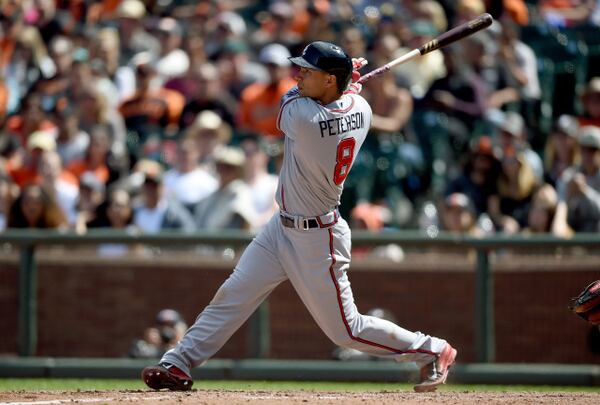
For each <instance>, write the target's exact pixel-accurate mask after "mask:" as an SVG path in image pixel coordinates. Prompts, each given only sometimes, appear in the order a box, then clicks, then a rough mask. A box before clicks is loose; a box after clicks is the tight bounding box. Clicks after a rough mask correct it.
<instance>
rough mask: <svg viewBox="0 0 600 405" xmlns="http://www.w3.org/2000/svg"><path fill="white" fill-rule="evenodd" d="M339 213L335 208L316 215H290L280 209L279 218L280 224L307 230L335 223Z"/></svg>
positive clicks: (327, 226)
mask: <svg viewBox="0 0 600 405" xmlns="http://www.w3.org/2000/svg"><path fill="white" fill-rule="evenodd" d="M339 217H340V213H339V212H338V210H337V208H336V209H335V210H333V211H331V212H328V213H327V214H323V215H319V216H316V217H302V216H297V215H291V214H288V213H287V212H283V211H280V212H279V218H281V224H282V225H283V226H285V227H286V228H296V229H301V230H304V231H307V230H309V229H315V228H329V227H330V226H333V225H335V224H337V221H338V218H339Z"/></svg>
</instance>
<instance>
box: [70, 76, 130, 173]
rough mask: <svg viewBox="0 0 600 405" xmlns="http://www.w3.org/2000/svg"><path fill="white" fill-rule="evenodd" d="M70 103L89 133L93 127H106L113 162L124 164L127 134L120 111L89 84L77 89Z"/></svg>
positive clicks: (84, 128) (80, 122)
mask: <svg viewBox="0 0 600 405" xmlns="http://www.w3.org/2000/svg"><path fill="white" fill-rule="evenodd" d="M90 80H92V79H90ZM72 103H73V107H74V109H75V112H76V114H77V117H78V118H79V125H80V127H81V129H82V130H84V131H86V132H87V133H88V134H91V133H92V132H93V131H94V128H95V127H98V126H104V127H106V129H107V131H108V134H109V139H110V142H109V145H110V148H109V149H110V154H111V156H112V158H114V159H115V164H116V163H119V164H121V165H125V163H124V162H123V161H124V160H126V153H127V145H126V142H127V141H126V139H125V138H126V137H127V134H126V128H125V121H124V120H123V116H122V115H121V113H120V112H119V111H117V110H116V109H115V108H114V107H112V106H111V105H110V104H109V103H108V102H107V99H106V98H105V97H104V96H103V95H102V94H101V93H100V92H99V91H97V90H95V89H93V88H91V87H90V86H89V85H84V86H83V87H82V88H80V89H79V91H78V92H77V94H76V95H75V96H74V98H73V100H72Z"/></svg>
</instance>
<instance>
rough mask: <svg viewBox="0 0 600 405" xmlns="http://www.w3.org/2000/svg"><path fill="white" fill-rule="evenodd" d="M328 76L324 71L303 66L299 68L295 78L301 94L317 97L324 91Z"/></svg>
mask: <svg viewBox="0 0 600 405" xmlns="http://www.w3.org/2000/svg"><path fill="white" fill-rule="evenodd" d="M329 76H330V75H329V74H327V73H325V72H321V71H319V70H314V69H307V68H304V67H303V68H300V70H299V71H298V74H297V75H296V77H295V79H296V81H297V82H298V90H300V94H301V95H302V96H304V97H311V98H316V99H319V98H321V96H322V95H323V94H324V92H325V87H326V84H327V82H328V80H329Z"/></svg>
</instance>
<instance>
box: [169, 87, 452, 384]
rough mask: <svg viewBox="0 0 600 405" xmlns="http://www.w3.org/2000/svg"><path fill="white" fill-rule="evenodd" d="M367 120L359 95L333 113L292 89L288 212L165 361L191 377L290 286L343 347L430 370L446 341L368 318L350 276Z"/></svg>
mask: <svg viewBox="0 0 600 405" xmlns="http://www.w3.org/2000/svg"><path fill="white" fill-rule="evenodd" d="M370 123H371V109H370V108H369V106H368V104H367V103H366V101H365V100H364V99H363V98H362V97H361V96H359V95H344V96H342V97H341V98H340V99H338V100H337V101H334V102H333V103H331V104H329V105H326V106H324V105H321V104H319V103H318V102H316V101H314V100H312V99H310V98H305V97H299V96H298V94H297V91H296V90H295V89H293V90H292V91H290V92H289V93H288V94H287V95H286V96H285V97H284V98H283V100H282V107H281V110H280V113H279V117H278V125H279V127H280V128H281V129H282V130H283V131H284V132H285V135H286V138H285V155H284V162H283V167H282V170H281V174H280V182H279V187H278V191H277V201H278V203H279V205H280V208H281V210H282V213H280V214H276V215H274V216H273V218H271V220H270V221H269V223H267V225H266V226H265V227H264V228H263V230H262V231H261V232H260V233H259V234H258V235H257V237H256V238H255V239H254V240H253V241H252V243H250V245H249V246H248V248H247V249H246V250H245V251H244V253H243V254H242V257H241V258H240V261H239V262H238V264H237V266H236V267H235V269H234V271H233V273H232V274H231V275H230V276H229V278H228V279H227V280H226V281H225V283H223V285H222V286H221V287H220V288H219V290H218V291H217V293H216V294H215V296H214V298H213V300H212V301H211V302H210V304H209V305H208V306H207V307H206V308H205V309H204V311H202V313H201V314H200V315H199V316H198V318H197V319H196V322H195V323H194V325H192V327H191V328H190V329H189V330H188V331H187V332H186V334H185V336H184V337H183V339H182V340H181V341H180V342H179V344H178V345H177V346H176V347H175V348H174V349H172V350H170V351H168V352H167V353H166V354H165V355H164V356H163V358H162V361H163V362H166V363H170V364H173V365H175V366H177V367H179V368H180V369H181V370H183V371H184V372H186V373H188V374H189V372H190V369H191V368H192V367H195V366H198V365H200V364H202V363H204V362H205V361H206V360H208V359H209V358H210V357H211V356H212V355H214V354H215V353H216V352H217V350H219V349H220V348H221V346H222V345H223V344H224V343H225V342H226V341H227V340H228V339H229V337H230V336H231V335H232V334H233V333H234V332H235V331H236V330H237V329H238V328H239V327H240V326H241V325H242V323H243V322H244V321H245V320H246V319H247V318H248V317H249V316H250V315H251V314H252V313H253V312H254V310H255V309H256V308H257V307H258V305H260V303H261V302H262V301H263V300H264V299H265V298H266V297H268V295H269V294H270V293H271V291H273V289H274V288H275V287H277V285H279V284H280V283H281V282H283V281H285V280H289V281H290V282H291V284H292V286H293V287H294V289H295V290H296V292H297V293H298V295H299V296H300V299H301V300H302V302H303V303H304V305H305V306H306V308H307V309H308V311H309V312H310V314H311V315H312V316H313V318H314V319H315V321H316V322H317V324H318V325H319V327H320V328H321V329H322V330H323V332H324V333H325V334H326V335H327V336H328V337H329V338H330V339H331V340H332V341H333V342H334V343H335V344H337V345H339V346H343V347H349V348H353V349H357V350H360V351H363V352H366V353H369V354H372V355H375V356H380V357H388V358H393V359H395V360H397V361H415V362H416V363H417V364H418V365H424V364H427V363H430V362H431V361H432V360H433V359H434V358H435V357H436V356H438V355H439V353H441V352H442V350H443V349H444V347H445V345H446V342H445V341H444V340H442V339H439V338H436V337H432V336H429V335H425V334H422V333H420V332H410V331H408V330H406V329H403V328H401V327H399V326H398V325H396V324H394V323H392V322H389V321H386V320H383V319H380V318H376V317H373V316H367V315H362V314H360V313H359V312H358V309H357V308H356V305H355V303H354V298H353V294H352V289H351V288H350V281H349V279H348V275H347V271H348V270H349V268H350V251H351V241H350V228H349V227H348V224H347V223H346V221H345V220H344V219H343V218H339V217H338V215H337V210H336V207H337V205H338V204H339V201H340V195H341V193H342V188H343V184H344V180H345V179H346V176H347V175H348V172H349V171H350V168H351V166H352V162H353V161H354V157H355V156H356V154H357V153H358V150H359V149H360V146H361V145H362V143H363V141H364V139H365V137H366V135H367V131H368V129H369V126H370ZM290 217H292V218H295V220H293V221H292V220H290V219H289V218H290ZM307 217H308V219H307ZM309 225H310V226H309Z"/></svg>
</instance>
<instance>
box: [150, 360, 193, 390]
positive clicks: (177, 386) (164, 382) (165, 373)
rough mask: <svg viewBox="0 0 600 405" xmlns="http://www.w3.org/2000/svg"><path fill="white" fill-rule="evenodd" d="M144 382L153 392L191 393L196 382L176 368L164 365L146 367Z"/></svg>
mask: <svg viewBox="0 0 600 405" xmlns="http://www.w3.org/2000/svg"><path fill="white" fill-rule="evenodd" d="M142 381H144V382H145V383H146V385H147V386H148V387H150V388H152V389H153V390H160V389H168V390H170V391H189V390H191V389H192V385H193V384H194V382H193V381H192V378H191V377H190V376H188V375H187V374H186V373H184V372H183V371H182V370H181V369H179V368H177V367H175V366H169V368H167V367H165V366H164V365H163V364H158V365H156V366H150V367H146V368H145V369H143V370H142Z"/></svg>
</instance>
